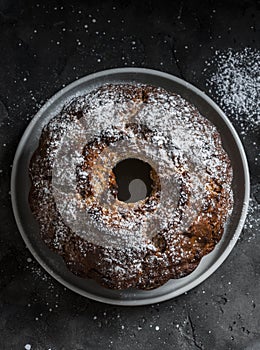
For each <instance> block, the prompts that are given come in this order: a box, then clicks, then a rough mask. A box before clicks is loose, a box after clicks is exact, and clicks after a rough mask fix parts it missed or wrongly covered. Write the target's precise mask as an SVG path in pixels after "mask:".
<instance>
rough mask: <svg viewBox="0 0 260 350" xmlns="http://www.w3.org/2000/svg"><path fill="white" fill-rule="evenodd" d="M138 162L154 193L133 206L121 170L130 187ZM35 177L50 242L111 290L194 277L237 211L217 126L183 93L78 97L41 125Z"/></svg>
mask: <svg viewBox="0 0 260 350" xmlns="http://www.w3.org/2000/svg"><path fill="white" fill-rule="evenodd" d="M135 161H136V162H139V163H140V164H141V165H142V166H141V168H142V169H144V171H146V172H148V178H149V181H150V182H149V186H150V189H149V190H148V187H149V186H148V185H147V186H148V187H147V195H146V196H145V198H142V199H139V200H137V201H131V200H129V198H125V199H122V196H121V197H120V195H119V192H120V188H119V187H120V186H122V183H123V182H124V181H123V182H122V179H121V180H120V174H118V171H119V172H120V167H121V168H125V170H124V176H126V177H127V176H128V173H129V174H130V175H129V179H128V182H125V186H126V183H127V184H130V182H131V181H132V180H133V177H136V178H138V174H135V172H134V169H133V167H134V162H135ZM127 167H129V168H127ZM118 169H119V170H118ZM145 169H146V170H145ZM141 172H142V171H141ZM131 174H134V175H131ZM29 175H30V178H31V190H30V195H29V203H30V207H31V210H32V213H33V215H34V217H35V219H36V220H37V222H38V224H39V230H40V235H41V237H42V239H43V241H44V242H45V243H46V245H47V246H48V247H49V248H50V249H51V250H53V251H54V252H56V253H57V254H59V255H61V256H62V258H63V259H64V261H65V263H66V265H67V267H68V269H69V270H70V271H71V272H73V273H74V274H75V275H77V276H80V277H82V278H91V279H93V280H95V281H96V282H98V283H99V284H101V285H102V286H104V287H107V288H112V289H126V288H130V287H132V288H137V289H145V290H148V289H153V288H156V287H159V286H161V285H163V284H164V283H166V282H167V281H168V280H169V279H176V278H180V277H183V276H186V275H188V274H189V273H191V272H192V271H193V270H194V269H195V268H196V267H197V266H198V264H199V262H200V260H201V259H202V257H203V256H205V255H206V254H208V253H209V252H210V251H212V250H213V249H214V247H215V246H216V244H217V243H218V242H219V240H220V239H221V237H222V234H223V231H224V225H225V223H226V221H227V219H228V216H229V214H230V212H231V210H232V189H231V181H232V168H231V163H230V160H229V158H228V156H227V154H226V152H225V151H224V149H223V148H222V144H221V139H220V135H219V133H218V131H217V129H216V127H215V126H214V125H213V124H212V123H211V122H209V121H208V120H207V119H206V118H205V117H203V116H202V115H201V114H200V113H199V111H198V110H197V109H196V108H195V107H194V106H193V105H191V104H190V103H189V102H187V101H186V100H185V99H183V98H182V97H180V96H179V95H177V94H174V93H170V92H167V91H166V90H164V89H161V88H158V87H153V86H149V85H141V84H109V85H103V86H101V87H99V88H97V89H95V90H92V91H90V92H88V93H86V94H85V95H84V96H80V97H75V99H74V100H72V101H70V102H69V103H68V104H67V105H65V106H64V108H63V109H62V111H61V112H60V113H59V114H58V115H57V116H55V117H53V118H52V119H51V120H50V121H49V123H48V124H47V125H46V126H45V127H44V128H43V130H42V134H41V136H40V140H39V146H38V148H37V149H36V151H35V152H34V154H33V156H32V158H31V162H30V166H29ZM139 175H140V176H139V178H141V177H142V174H139ZM124 176H123V177H124ZM120 181H121V182H122V183H121V185H120ZM127 186H128V185H127ZM127 190H128V189H127Z"/></svg>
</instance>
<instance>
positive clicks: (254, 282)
mask: <svg viewBox="0 0 260 350" xmlns="http://www.w3.org/2000/svg"><path fill="white" fill-rule="evenodd" d="M216 3H217V4H216ZM259 8H260V4H259V1H229V0H226V1H218V2H214V1H202V0H201V1H172V2H168V3H164V2H162V1H158V2H152V1H145V0H144V1H136V2H134V1H130V0H128V1H121V2H120V3H119V2H111V1H109V2H105V1H104V2H100V1H85V2H84V1H71V3H69V2H66V1H51V0H49V1H48V0H45V1H38V2H37V0H36V1H32V0H31V1H22V0H9V1H8V0H0V169H1V170H0V198H1V202H0V349H1V350H2V349H3V350H5V349H24V348H25V345H26V344H27V348H30V347H29V345H31V349H46V350H47V349H51V350H56V349H64V350H65V349H66V350H67V349H73V350H74V349H75V350H80V349H94V350H96V349H97V350H98V349H110V348H111V349H160V348H161V349H184V350H186V349H187V350H190V349H217V350H218V349H223V350H226V349H237V350H239V349H245V348H248V349H260V345H259V339H260V333H259V330H260V324H259V318H260V316H259V314H260V291H259V289H260V288H259V284H260V282H259V270H260V269H259V267H260V258H259V247H260V235H259V234H257V227H256V224H257V220H256V218H257V215H258V216H259V211H258V212H257V210H256V204H257V200H258V201H259V197H260V195H259V182H258V181H259V179H258V180H257V166H256V163H255V158H256V157H257V150H256V149H255V146H254V145H253V142H252V141H253V140H254V141H257V134H256V133H255V132H253V131H252V132H251V133H250V131H249V132H247V133H246V135H244V136H243V138H242V141H243V143H244V145H245V150H246V153H247V155H248V158H249V164H250V169H251V181H252V201H251V210H250V215H249V219H248V223H247V225H246V227H245V229H244V230H243V232H242V235H241V238H240V240H239V241H238V243H237V245H236V247H235V248H234V250H233V252H232V253H231V254H230V256H229V258H228V259H227V260H226V261H225V263H224V264H223V265H222V266H221V267H220V268H219V269H218V270H217V272H216V273H214V275H212V276H211V277H210V278H209V279H207V280H206V281H205V282H204V283H203V284H201V285H200V286H198V287H197V288H195V289H194V290H192V291H190V292H189V293H187V294H185V295H182V296H180V297H178V298H176V299H173V300H169V301H167V302H164V303H161V304H160V305H159V304H156V305H151V306H146V307H131V308H124V307H115V306H109V305H105V304H100V303H97V302H94V301H91V300H88V299H84V298H83V297H80V296H78V295H76V294H74V293H73V292H71V291H69V290H67V289H65V288H63V287H62V286H61V285H60V284H58V283H57V282H56V281H55V280H53V279H52V278H51V277H49V276H47V275H46V273H45V272H44V271H43V270H42V269H41V267H40V266H39V265H38V264H37V263H36V262H35V261H34V259H33V257H32V256H31V255H30V253H29V251H28V250H27V249H26V247H25V245H24V243H23V241H22V239H21V237H20V234H19V232H18V230H17V227H16V224H15V222H14V219H13V215H12V209H11V203H10V192H9V191H10V174H11V166H12V161H13V157H14V154H15V150H16V147H17V145H18V142H19V139H20V138H21V136H22V134H23V131H24V130H25V128H26V126H27V125H28V123H29V121H30V119H31V118H32V117H33V115H34V114H35V113H36V111H37V110H38V109H39V107H40V106H41V105H42V104H43V103H44V102H45V101H46V100H47V99H48V98H49V97H50V96H52V95H53V94H54V93H55V92H56V91H57V90H59V89H60V88H61V87H62V86H64V85H66V84H68V83H70V82H72V81H73V80H75V79H77V78H78V77H81V76H84V75H87V74H89V73H92V72H95V71H100V70H103V69H106V68H112V67H122V66H139V67H150V68H155V69H158V70H163V71H166V72H169V73H172V74H174V75H177V76H179V77H182V78H184V79H185V80H187V81H189V82H191V83H193V84H194V85H196V86H197V87H199V88H200V89H202V90H204V91H205V92H206V93H208V94H209V95H211V96H212V98H213V99H215V100H216V96H214V93H209V90H208V88H207V86H206V79H207V74H202V72H203V70H204V68H205V61H206V60H208V59H211V57H212V56H214V52H215V50H225V49H227V48H233V49H234V50H241V49H243V48H245V47H251V48H255V49H259V48H260V47H259V46H260V42H259V31H257V29H259V22H260V16H259ZM86 25H87V26H88V27H86ZM229 118H230V119H231V121H233V123H234V125H235V127H236V129H237V131H238V133H239V134H241V129H240V124H239V123H238V122H237V120H236V118H235V117H234V116H233V115H232V114H230V115H229ZM248 123H250V120H248ZM258 142H259V141H258ZM258 171H259V169H258ZM258 229H259V228H258ZM158 327H159V329H158ZM257 343H258V345H256V344H257ZM253 344H255V345H253Z"/></svg>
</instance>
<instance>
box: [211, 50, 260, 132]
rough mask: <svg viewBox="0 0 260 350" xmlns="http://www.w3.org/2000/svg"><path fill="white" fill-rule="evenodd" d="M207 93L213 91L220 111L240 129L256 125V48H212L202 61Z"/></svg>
mask: <svg viewBox="0 0 260 350" xmlns="http://www.w3.org/2000/svg"><path fill="white" fill-rule="evenodd" d="M206 65H207V68H206V69H205V71H206V72H207V73H208V72H209V73H210V77H209V78H208V80H207V86H208V87H209V93H213V94H214V96H216V98H217V102H218V103H219V105H220V106H221V107H222V109H223V110H224V112H225V113H226V114H227V115H228V116H230V117H232V119H233V118H234V119H235V120H236V121H237V122H238V123H239V125H240V127H241V129H242V132H241V134H244V133H246V132H247V131H248V130H253V129H256V128H257V127H259V123H260V110H259V97H260V74H259V72H260V51H259V50H254V49H251V48H245V49H243V50H240V51H235V50H233V49H228V50H227V51H216V53H215V56H214V57H213V58H212V59H211V60H209V61H207V62H206Z"/></svg>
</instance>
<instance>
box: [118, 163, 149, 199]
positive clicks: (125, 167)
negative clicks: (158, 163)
mask: <svg viewBox="0 0 260 350" xmlns="http://www.w3.org/2000/svg"><path fill="white" fill-rule="evenodd" d="M151 171H152V167H151V166H150V165H149V164H148V163H146V162H144V161H142V160H140V159H136V158H128V159H124V160H122V161H121V162H119V163H117V165H116V166H115V167H114V168H113V172H114V174H115V177H116V183H117V186H118V193H117V198H118V199H119V200H120V201H122V202H126V203H135V202H138V201H140V200H142V199H144V198H146V197H149V195H150V194H151V192H152V184H153V180H152V179H151Z"/></svg>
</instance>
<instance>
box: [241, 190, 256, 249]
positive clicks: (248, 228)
mask: <svg viewBox="0 0 260 350" xmlns="http://www.w3.org/2000/svg"><path fill="white" fill-rule="evenodd" d="M244 231H245V232H246V233H247V235H248V239H247V240H248V242H251V241H252V240H254V239H255V235H256V232H259V231H260V204H259V203H258V202H257V200H256V199H255V198H253V197H251V198H250V200H249V207H248V212H247V217H246V222H245V225H244Z"/></svg>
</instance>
